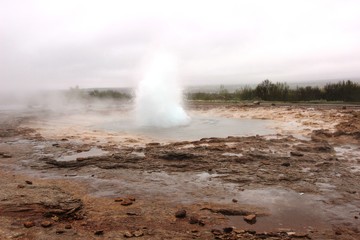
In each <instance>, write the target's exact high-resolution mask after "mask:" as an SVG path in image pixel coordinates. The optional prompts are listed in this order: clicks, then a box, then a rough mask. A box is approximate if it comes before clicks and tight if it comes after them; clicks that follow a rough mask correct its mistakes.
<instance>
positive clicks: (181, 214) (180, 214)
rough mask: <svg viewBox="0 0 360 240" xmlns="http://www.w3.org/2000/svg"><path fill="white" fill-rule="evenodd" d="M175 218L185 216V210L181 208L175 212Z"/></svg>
mask: <svg viewBox="0 0 360 240" xmlns="http://www.w3.org/2000/svg"><path fill="white" fill-rule="evenodd" d="M175 217H176V218H185V217H186V210H185V209H181V210H179V211H177V212H176V213H175Z"/></svg>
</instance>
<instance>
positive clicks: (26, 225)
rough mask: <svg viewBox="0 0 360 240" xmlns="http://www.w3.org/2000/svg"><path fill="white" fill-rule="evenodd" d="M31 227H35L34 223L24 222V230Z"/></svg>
mask: <svg viewBox="0 0 360 240" xmlns="http://www.w3.org/2000/svg"><path fill="white" fill-rule="evenodd" d="M33 226H35V223H34V222H33V221H27V222H24V227H26V228H31V227H33Z"/></svg>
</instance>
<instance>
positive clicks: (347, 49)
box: [0, 0, 360, 90]
mask: <svg viewBox="0 0 360 240" xmlns="http://www.w3.org/2000/svg"><path fill="white" fill-rule="evenodd" d="M359 12H360V1H359V0H338V1H335V0H312V1H310V0H309V1H304V0H299V1H297V0H271V1H270V0H249V1H245V0H243V1H242V0H228V1H227V0H221V1H215V0H214V1H211V0H198V1H196V0H192V1H186V0H181V1H175V0H173V1H171V0H167V1H166V0H163V1H160V0H143V1H141V0H138V1H137V0H128V1H120V0H113V1H107V0H101V1H100V0H98V1H91V0H70V1H67V0H61V1H56V0H52V1H48V0H43V1H35V0H34V1H31V0H23V1H20V0H8V1H6V0H0V83H1V89H2V90H4V89H5V90H6V89H15V88H29V89H37V88H68V87H71V86H76V85H79V86H80V87H125V86H135V85H136V83H137V82H138V80H139V79H140V78H141V66H142V65H143V64H144V59H146V57H147V56H149V55H151V54H154V53H156V52H157V51H158V50H159V51H160V50H161V51H164V50H165V51H167V52H169V53H171V54H173V55H174V56H175V57H176V58H177V59H178V62H179V74H180V79H182V80H183V82H184V83H185V84H193V85H194V84H242V83H258V82H260V81H262V80H264V79H266V78H268V79H270V80H272V81H275V82H276V81H287V82H294V81H310V80H319V79H348V78H358V77H360V13H359Z"/></svg>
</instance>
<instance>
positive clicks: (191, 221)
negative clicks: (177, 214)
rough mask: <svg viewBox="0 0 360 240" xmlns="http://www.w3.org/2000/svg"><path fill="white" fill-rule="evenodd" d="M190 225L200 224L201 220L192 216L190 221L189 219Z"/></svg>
mask: <svg viewBox="0 0 360 240" xmlns="http://www.w3.org/2000/svg"><path fill="white" fill-rule="evenodd" d="M189 223H190V224H197V223H199V219H198V218H197V217H195V216H191V217H190V219H189Z"/></svg>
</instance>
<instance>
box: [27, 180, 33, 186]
mask: <svg viewBox="0 0 360 240" xmlns="http://www.w3.org/2000/svg"><path fill="white" fill-rule="evenodd" d="M25 182H26V184H29V185H32V184H33V183H32V181H29V180H26V181H25Z"/></svg>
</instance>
